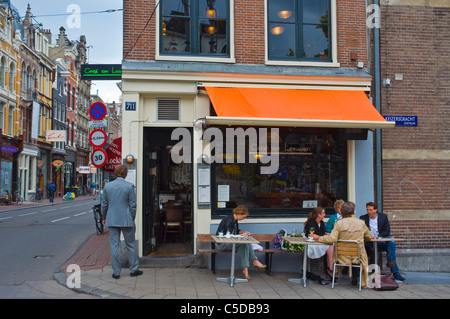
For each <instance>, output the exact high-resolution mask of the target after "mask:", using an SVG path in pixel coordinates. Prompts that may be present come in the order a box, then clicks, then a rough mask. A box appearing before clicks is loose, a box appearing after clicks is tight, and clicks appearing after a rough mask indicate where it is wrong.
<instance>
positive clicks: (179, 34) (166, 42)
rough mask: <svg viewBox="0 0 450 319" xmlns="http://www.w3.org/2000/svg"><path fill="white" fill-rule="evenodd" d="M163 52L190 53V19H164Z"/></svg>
mask: <svg viewBox="0 0 450 319" xmlns="http://www.w3.org/2000/svg"><path fill="white" fill-rule="evenodd" d="M161 32H162V33H161V35H162V36H161V39H162V51H163V52H190V51H191V48H190V42H189V38H190V32H191V28H190V19H186V18H164V20H163V23H162V30H161Z"/></svg>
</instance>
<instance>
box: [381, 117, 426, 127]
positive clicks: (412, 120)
mask: <svg viewBox="0 0 450 319" xmlns="http://www.w3.org/2000/svg"><path fill="white" fill-rule="evenodd" d="M384 118H385V119H386V121H391V122H395V126H417V120H418V116H417V115H385V116H384Z"/></svg>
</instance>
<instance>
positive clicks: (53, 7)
mask: <svg viewBox="0 0 450 319" xmlns="http://www.w3.org/2000/svg"><path fill="white" fill-rule="evenodd" d="M1 2H3V1H1ZM11 4H12V5H13V6H14V7H16V9H17V10H18V11H19V14H20V16H21V17H24V16H25V13H26V11H27V5H28V4H30V6H31V12H32V13H33V15H34V16H35V18H34V21H33V22H34V23H36V24H37V23H41V24H42V27H43V28H44V29H50V30H51V32H52V43H53V44H54V43H55V42H56V38H57V36H58V34H59V28H60V27H61V26H63V27H64V28H65V29H66V34H67V36H68V38H69V39H70V40H72V41H73V40H77V39H79V38H80V36H81V35H85V36H86V41H87V46H92V47H90V48H89V50H88V58H89V61H88V62H89V63H90V64H121V63H122V13H123V12H122V11H115V12H111V13H93V12H99V11H106V10H117V9H122V0H58V1H54V0H11ZM76 12H81V14H80V15H74V13H76ZM117 82H118V81H93V82H92V83H93V84H92V87H91V93H92V94H97V90H98V95H99V96H100V97H101V98H102V99H103V100H104V101H105V102H112V101H116V102H119V98H120V94H121V92H120V90H119V88H118V87H117V85H116V83H117Z"/></svg>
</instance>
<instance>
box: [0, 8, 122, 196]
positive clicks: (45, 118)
mask: <svg viewBox="0 0 450 319" xmlns="http://www.w3.org/2000/svg"><path fill="white" fill-rule="evenodd" d="M0 24H1V25H0V45H1V52H0V62H1V67H0V131H1V162H0V171H1V182H0V197H2V198H4V197H5V196H10V195H12V194H15V193H16V192H19V193H20V194H21V195H22V196H23V197H24V199H25V200H27V199H29V197H30V194H32V193H34V192H35V191H36V189H37V188H39V189H41V190H42V191H43V193H44V196H46V194H47V186H48V185H49V184H50V183H51V182H54V183H55V184H56V186H57V190H56V193H55V195H56V196H57V197H60V196H63V195H64V193H65V192H67V191H69V190H73V188H74V187H75V189H78V188H82V186H89V185H90V183H91V180H90V179H91V175H90V174H79V172H78V168H79V167H81V166H84V167H87V166H89V164H90V151H91V149H92V147H91V146H90V144H89V134H90V128H89V121H90V117H89V107H90V105H91V103H92V101H93V99H94V100H96V101H100V102H102V101H101V99H100V98H99V97H98V96H97V97H93V96H91V81H88V80H83V79H81V76H80V70H81V65H82V64H85V63H86V62H87V61H86V60H87V45H86V37H85V36H80V37H79V38H78V39H77V40H75V41H73V40H69V39H68V37H67V35H66V32H65V31H66V30H65V29H64V27H61V28H60V29H59V34H58V36H57V39H56V41H55V43H52V32H51V30H48V29H44V28H43V27H42V25H41V24H39V23H37V22H36V21H35V19H34V18H33V14H32V11H31V8H30V5H28V7H27V8H26V14H25V16H24V17H21V15H20V14H19V11H18V10H17V8H15V7H14V6H13V4H12V3H11V2H10V1H4V2H3V3H2V4H1V6H0ZM113 109H114V108H113ZM112 114H113V115H115V114H116V110H115V109H114V110H113V112H112ZM116 127H118V125H116ZM91 130H92V129H91ZM55 131H57V132H64V133H63V134H62V140H61V139H60V138H59V139H57V141H56V142H55V141H52V140H53V138H54V135H51V134H49V133H52V132H55ZM116 135H117V134H116ZM59 137H61V136H59ZM7 194H8V195H7Z"/></svg>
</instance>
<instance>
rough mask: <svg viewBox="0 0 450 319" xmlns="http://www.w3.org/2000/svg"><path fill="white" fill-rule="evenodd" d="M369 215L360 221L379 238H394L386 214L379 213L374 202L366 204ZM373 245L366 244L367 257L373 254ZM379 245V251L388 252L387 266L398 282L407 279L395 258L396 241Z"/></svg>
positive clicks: (383, 242)
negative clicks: (400, 270) (401, 273)
mask: <svg viewBox="0 0 450 319" xmlns="http://www.w3.org/2000/svg"><path fill="white" fill-rule="evenodd" d="M366 209H367V214H366V215H362V216H361V217H360V219H362V220H364V221H365V223H366V226H367V227H369V229H370V230H371V231H372V233H374V232H378V236H379V237H382V238H393V237H392V236H391V226H390V224H389V220H388V217H387V215H386V214H383V213H381V212H378V207H377V204H376V203H374V202H369V203H367V204H366ZM373 244H374V243H372V242H366V243H365V246H366V252H367V256H371V255H372V254H373ZM375 244H377V245H378V247H377V248H378V251H381V250H386V251H387V266H388V267H389V268H391V273H392V274H393V275H394V278H395V279H396V280H400V281H403V280H405V278H403V277H402V275H400V272H399V270H398V266H397V259H396V257H395V241H380V242H376V243H375Z"/></svg>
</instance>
